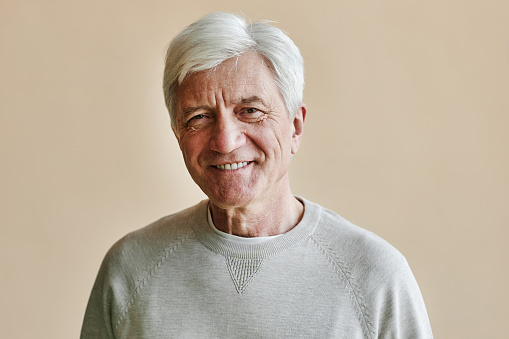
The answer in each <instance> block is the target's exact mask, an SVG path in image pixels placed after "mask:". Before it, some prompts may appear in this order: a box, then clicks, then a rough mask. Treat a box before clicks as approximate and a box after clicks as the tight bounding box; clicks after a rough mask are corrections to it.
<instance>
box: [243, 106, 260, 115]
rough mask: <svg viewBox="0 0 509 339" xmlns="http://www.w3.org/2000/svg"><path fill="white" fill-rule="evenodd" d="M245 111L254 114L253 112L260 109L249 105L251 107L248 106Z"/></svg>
mask: <svg viewBox="0 0 509 339" xmlns="http://www.w3.org/2000/svg"><path fill="white" fill-rule="evenodd" d="M244 112H246V113H248V114H253V113H256V112H259V110H258V109H256V108H253V107H249V108H246V109H245V110H244Z"/></svg>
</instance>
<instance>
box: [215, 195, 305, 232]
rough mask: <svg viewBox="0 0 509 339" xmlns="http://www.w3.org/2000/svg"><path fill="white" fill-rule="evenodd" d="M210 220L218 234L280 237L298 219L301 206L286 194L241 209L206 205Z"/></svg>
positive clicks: (302, 211)
mask: <svg viewBox="0 0 509 339" xmlns="http://www.w3.org/2000/svg"><path fill="white" fill-rule="evenodd" d="M210 209H211V212H212V220H213V221H214V225H215V226H216V228H217V229H218V230H220V231H223V232H225V233H229V234H233V235H237V236H239V237H266V236H272V235H278V234H283V233H286V232H288V231H289V230H291V229H292V228H293V227H295V226H296V225H297V224H298V223H299V221H300V220H301V219H302V215H303V213H304V206H303V205H302V203H301V202H300V201H298V200H297V199H296V198H295V197H294V196H293V195H292V194H291V193H290V192H288V194H285V195H283V196H282V197H279V198H278V199H270V200H267V199H266V200H264V201H263V203H251V204H248V205H246V206H242V207H238V206H235V207H228V208H219V207H217V206H216V205H215V204H213V203H212V202H210Z"/></svg>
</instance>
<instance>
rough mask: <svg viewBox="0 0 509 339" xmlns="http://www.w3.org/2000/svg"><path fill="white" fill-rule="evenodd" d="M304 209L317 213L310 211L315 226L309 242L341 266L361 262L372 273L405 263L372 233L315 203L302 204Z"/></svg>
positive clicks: (395, 251)
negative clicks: (316, 221)
mask: <svg viewBox="0 0 509 339" xmlns="http://www.w3.org/2000/svg"><path fill="white" fill-rule="evenodd" d="M306 207H309V208H310V209H313V210H317V211H318V212H314V213H315V214H316V216H317V219H318V225H317V227H316V230H315V232H314V234H313V240H315V241H316V242H317V243H318V244H319V245H320V246H322V247H323V249H324V250H325V251H327V253H329V254H330V255H332V256H334V257H335V258H337V260H340V261H341V262H343V263H344V264H348V263H362V265H360V266H361V267H363V268H364V269H366V270H367V271H369V272H371V273H375V272H377V271H378V270H377V268H378V267H383V270H385V271H386V270H389V269H390V270H392V269H398V267H399V266H400V265H404V264H405V263H406V260H405V258H404V256H403V255H402V254H401V253H400V252H399V251H398V250H397V249H396V248H395V247H394V246H392V245H391V244H389V243H388V242H387V241H386V240H384V239H382V238H381V237H379V236H378V235H376V234H374V233H373V232H370V231H368V230H366V229H364V228H361V227H359V226H357V225H355V224H353V223H351V222H350V221H348V220H346V219H345V218H343V217H342V216H340V215H338V214H336V213H335V212H333V211H331V210H329V209H326V208H324V207H321V206H320V205H318V204H315V203H312V202H309V201H306ZM356 266H359V265H356Z"/></svg>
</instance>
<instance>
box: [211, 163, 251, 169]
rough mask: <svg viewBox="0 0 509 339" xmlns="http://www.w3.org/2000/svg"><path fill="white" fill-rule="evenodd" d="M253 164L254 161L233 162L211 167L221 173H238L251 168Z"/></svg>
mask: <svg viewBox="0 0 509 339" xmlns="http://www.w3.org/2000/svg"><path fill="white" fill-rule="evenodd" d="M251 163H252V161H233V162H227V163H223V164H220V165H211V167H212V168H214V169H217V170H219V171H238V170H240V169H242V168H244V167H246V166H249V165H250V164H251Z"/></svg>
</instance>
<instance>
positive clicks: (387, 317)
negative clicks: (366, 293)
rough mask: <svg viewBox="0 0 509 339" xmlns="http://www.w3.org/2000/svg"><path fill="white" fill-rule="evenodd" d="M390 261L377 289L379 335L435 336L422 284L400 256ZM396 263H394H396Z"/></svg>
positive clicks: (374, 301) (375, 310)
mask: <svg viewBox="0 0 509 339" xmlns="http://www.w3.org/2000/svg"><path fill="white" fill-rule="evenodd" d="M396 261H397V262H396V263H390V264H389V265H388V266H392V267H391V268H392V269H389V270H388V272H389V274H387V275H385V277H384V278H385V279H384V280H385V283H383V284H380V285H379V286H381V288H379V289H378V290H377V291H374V292H373V294H372V296H373V299H372V300H370V302H371V303H372V304H373V309H374V314H373V321H374V324H373V326H374V328H375V329H376V333H377V338H415V339H419V338H423V339H424V338H426V339H429V338H433V334H432V331H431V326H430V323H429V319H428V314H427V312H426V307H425V305H424V301H423V298H422V295H421V292H420V290H419V286H418V285H417V282H416V280H415V278H414V276H413V274H412V271H411V270H410V267H409V266H408V264H407V261H406V259H405V258H404V257H403V256H402V255H399V260H396ZM393 265H394V266H393Z"/></svg>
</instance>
